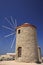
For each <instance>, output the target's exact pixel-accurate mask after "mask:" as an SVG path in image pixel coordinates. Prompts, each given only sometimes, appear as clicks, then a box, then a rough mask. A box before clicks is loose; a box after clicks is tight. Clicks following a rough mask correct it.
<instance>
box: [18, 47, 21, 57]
mask: <svg viewBox="0 0 43 65" xmlns="http://www.w3.org/2000/svg"><path fill="white" fill-rule="evenodd" d="M21 51H22V47H18V57H21Z"/></svg>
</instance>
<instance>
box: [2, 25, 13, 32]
mask: <svg viewBox="0 0 43 65" xmlns="http://www.w3.org/2000/svg"><path fill="white" fill-rule="evenodd" d="M2 27H3V28H6V29H9V30H11V31H13V29H12V28H9V27H7V26H4V25H3V26H2Z"/></svg>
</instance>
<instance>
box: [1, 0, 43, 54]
mask: <svg viewBox="0 0 43 65" xmlns="http://www.w3.org/2000/svg"><path fill="white" fill-rule="evenodd" d="M10 16H12V17H13V19H16V20H17V25H18V26H19V25H21V24H23V23H25V22H28V23H31V24H34V25H35V26H36V27H37V37H38V44H39V46H40V47H41V51H42V54H43V0H0V54H5V53H7V52H15V43H14V45H13V48H12V49H11V48H10V47H11V44H12V40H13V38H14V35H13V36H10V37H8V38H4V39H1V38H3V37H4V36H5V35H7V34H10V33H12V31H10V30H7V29H4V28H2V25H6V26H9V27H10V24H9V23H8V22H7V21H6V20H5V19H4V18H5V17H8V19H10Z"/></svg>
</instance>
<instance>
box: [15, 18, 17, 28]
mask: <svg viewBox="0 0 43 65" xmlns="http://www.w3.org/2000/svg"><path fill="white" fill-rule="evenodd" d="M16 27H17V21H16V19H15V28H16Z"/></svg>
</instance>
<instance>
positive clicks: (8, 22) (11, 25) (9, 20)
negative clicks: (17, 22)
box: [5, 17, 12, 26]
mask: <svg viewBox="0 0 43 65" xmlns="http://www.w3.org/2000/svg"><path fill="white" fill-rule="evenodd" d="M5 19H6V20H7V22H8V23H9V24H10V25H11V26H12V23H11V22H10V20H8V19H7V17H5Z"/></svg>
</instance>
